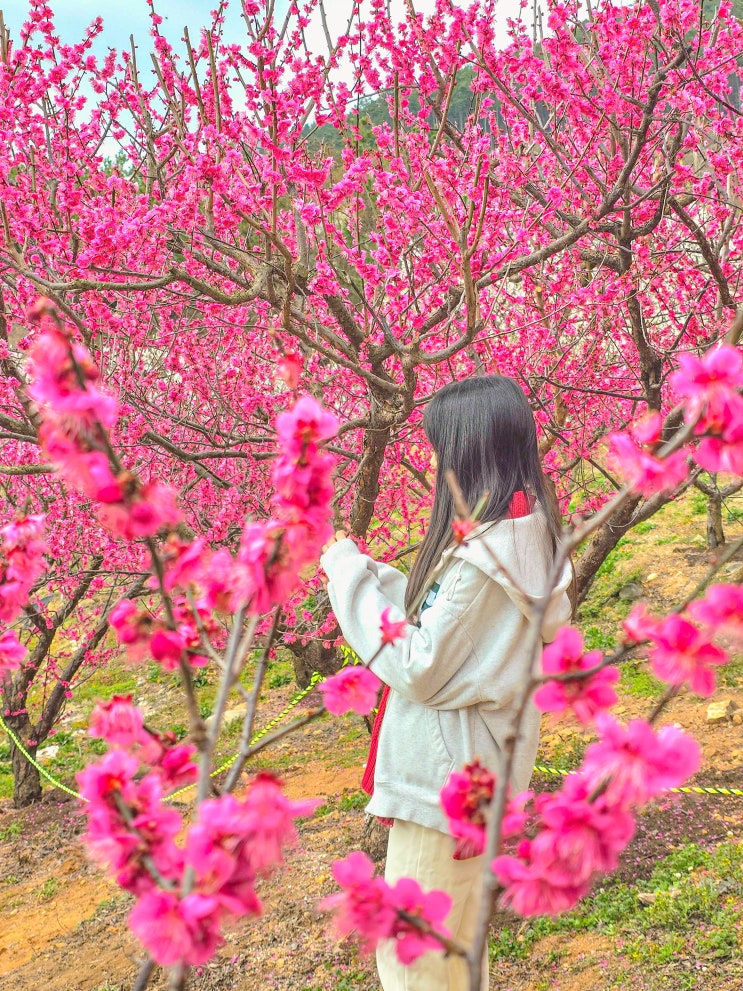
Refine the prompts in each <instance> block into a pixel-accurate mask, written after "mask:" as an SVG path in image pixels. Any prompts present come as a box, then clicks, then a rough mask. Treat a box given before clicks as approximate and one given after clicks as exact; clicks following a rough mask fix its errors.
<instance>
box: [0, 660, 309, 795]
mask: <svg viewBox="0 0 743 991" xmlns="http://www.w3.org/2000/svg"><path fill="white" fill-rule="evenodd" d="M321 681H324V679H323V677H322V675H321V674H319V673H318V672H317V671H315V672H314V673H313V675H312V677H311V678H310V683H309V685H308V686H307V687H306V688H303V689H302V691H301V692H297V694H296V695H294V696H293V698H292V699H291V701H290V702H289V704H288V705H287V706H285V708H284V709H282V710H281V712H280V713H279V714H278V716H275V717H274V718H273V719H272V720H271V721H270V722H268V723H266V725H265V726H264V727H263V729H261V730H259V731H258V732H257V733H256V734H255V736H254V737H253V738H252V739H251V741H250V746H251V747H254V746H255V744H256V743H258V741H259V740H262V739H263V737H264V736H266V734H267V733H270V732H271V730H272V729H273V728H274V727H275V726H278V724H279V723H280V722H281V721H282V720H283V719H286V717H287V716H288V715H289V713H290V712H291V711H292V709H294V708H296V706H298V705H299V703H300V702H301V701H302V699H303V698H306V696H307V695H309V694H310V692H311V691H313V689H314V688H315V687H316V685H318V684H319V683H320V682H321ZM0 727H2V729H4V730H5V732H6V733H7V734H8V736H9V737H10V739H11V740H12V741H13V743H14V744H15V746H16V747H17V749H18V751H19V752H20V753H21V754H23V756H24V757H25V758H26V760H27V761H28V763H29V764H30V765H31V766H32V767H35V768H36V770H37V771H38V772H39V774H40V775H41V776H42V778H44V779H45V780H46V781H48V782H49V784H51V785H53V786H54V787H55V788H59V789H60V790H61V791H63V792H65V794H67V795H72V797H73V798H77V799H79V800H80V801H83V802H86V801H87V799H86V798H85V797H84V796H83V795H81V794H80V792H78V791H75V790H74V788H69V787H68V786H67V785H66V784H64V783H63V782H62V781H60V780H59V779H58V778H55V777H54V775H53V774H50V773H49V771H47V770H46V768H44V767H42V765H41V764H39V762H38V761H37V760H36V758H35V757H32V756H31V754H30V753H29V752H28V750H27V749H26V748H25V747H24V745H23V744H22V743H21V741H20V740H19V739H18V737H17V735H16V734H15V733H14V732H13V730H12V729H11V728H10V726H8V724H7V723H6V722H5V720H4V719H3V717H2V715H0ZM239 756H240V754H239V753H236V754H233V755H232V757H230V758H229V759H228V760H226V761H225V762H224V764H221V765H220V766H219V767H218V768H216V770H214V771H212V772H211V774H210V775H209V777H210V778H216V777H218V776H219V775H220V774H223V773H224V772H225V771H226V770H227V769H228V768H230V767H232V765H233V764H234V763H235V761H236V760H237V758H238V757H239ZM195 787H196V784H195V783H194V784H190V785H185V787H183V788H179V789H178V791H174V792H173V793H172V794H171V795H168V797H167V799H166V801H167V802H172V801H173V799H174V798H177V797H178V796H179V795H183V794H185V792H187V791H190V790H191V789H192V788H195Z"/></svg>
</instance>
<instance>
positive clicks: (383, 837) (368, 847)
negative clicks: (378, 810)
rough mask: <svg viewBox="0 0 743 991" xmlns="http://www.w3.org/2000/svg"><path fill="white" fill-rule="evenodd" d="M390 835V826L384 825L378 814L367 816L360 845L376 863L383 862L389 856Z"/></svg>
mask: <svg viewBox="0 0 743 991" xmlns="http://www.w3.org/2000/svg"><path fill="white" fill-rule="evenodd" d="M389 835H390V830H389V827H388V826H383V825H382V823H381V822H380V821H379V819H377V817H376V816H367V817H366V822H365V823H364V830H363V832H362V834H361V841H360V843H359V846H360V847H361V849H362V850H363V852H364V853H365V854H366V855H367V856H368V857H371V859H372V860H373V861H374V863H375V864H379V863H381V861H383V860H384V858H385V857H386V856H387V840H388V839H389Z"/></svg>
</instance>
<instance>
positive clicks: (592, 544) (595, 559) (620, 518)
mask: <svg viewBox="0 0 743 991" xmlns="http://www.w3.org/2000/svg"><path fill="white" fill-rule="evenodd" d="M641 501H642V496H639V495H636V496H633V497H632V498H631V499H629V501H628V502H626V503H625V504H624V505H623V506H622V507H621V509H619V511H618V512H616V513H615V514H614V516H612V518H611V520H610V521H609V522H608V523H604V525H603V526H601V527H599V529H598V530H597V531H596V532H595V533H594V534H593V536H592V537H591V539H590V540H589V542H588V546H587V547H586V549H585V550H584V551H583V553H582V554H581V556H580V557H579V558H578V560H577V561H576V563H575V582H576V593H577V600H578V605H580V604H581V603H582V602H583V600H584V599H585V597H586V596H587V595H588V590H589V589H590V587H591V585H592V584H593V580H594V578H595V577H596V572H597V571H598V570H599V568H600V567H601V565H602V564H603V563H604V561H605V560H606V557H607V555H608V554H609V553H610V552H611V551H613V550H614V548H615V547H616V546H617V544H618V543H619V541H620V540H621V539H622V537H623V536H624V535H625V533H626V532H627V531H628V530H630V529H631V528H632V526H634V523H635V520H634V515H635V510H636V509H637V507H638V505H639V504H640V502H641Z"/></svg>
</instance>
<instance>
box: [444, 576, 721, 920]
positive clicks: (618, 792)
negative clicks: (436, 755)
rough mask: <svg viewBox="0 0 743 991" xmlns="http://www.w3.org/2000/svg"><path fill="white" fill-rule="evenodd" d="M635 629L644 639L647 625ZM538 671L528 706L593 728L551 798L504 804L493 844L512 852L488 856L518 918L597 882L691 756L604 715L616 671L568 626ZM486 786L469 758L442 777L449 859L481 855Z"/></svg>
mask: <svg viewBox="0 0 743 991" xmlns="http://www.w3.org/2000/svg"><path fill="white" fill-rule="evenodd" d="M732 606H733V603H732V602H730V601H722V599H721V598H720V596H719V595H718V596H716V597H714V607H713V608H716V609H717V614H716V615H719V613H720V610H724V611H725V612H726V615H731V614H732ZM671 621H676V622H684V621H682V620H680V619H679V617H668V619H667V620H665V621H663V622H664V623H665V624H666V631H667V633H669V632H670V628H671ZM642 622H643V624H644V625H642V629H643V632H646V633H648V630H646V626H648V627H649V625H650V623H651V621H650V620H649V619H647V618H645V619H644V620H643V621H642ZM630 625H631V628H633V629H634V628H635V627H636V626H637V623H635V624H634V626H633V625H632V624H630ZM688 625H690V624H688ZM692 629H693V628H692ZM715 649H716V648H715ZM698 653H701V652H700V651H698ZM704 656H705V659H708V655H706V654H705V655H704ZM542 670H543V673H544V675H545V677H546V678H547V679H548V680H547V681H546V683H545V684H544V685H542V686H541V687H540V688H539V689H538V690H537V692H536V693H535V695H534V701H535V703H536V705H537V706H538V707H539V708H540V709H542V710H543V711H549V712H562V711H564V710H570V711H571V712H572V713H573V714H574V715H575V716H576V717H577V718H578V719H579V721H580V722H582V723H583V724H584V725H587V724H589V723H594V724H595V726H596V730H597V733H598V737H599V738H598V741H597V742H595V743H593V744H591V745H590V746H589V747H588V749H587V751H586V756H585V759H584V761H583V763H582V766H581V767H580V768H579V769H578V771H577V772H575V773H573V774H570V775H569V776H568V777H567V778H566V780H565V782H564V784H563V786H562V788H561V789H560V790H559V791H557V792H555V793H554V794H543V795H534V794H533V793H531V792H528V791H527V792H523V793H521V794H519V795H516V796H515V797H513V798H512V799H511V800H510V801H509V802H508V803H507V805H506V810H505V814H504V816H503V819H502V821H501V824H500V839H501V841H503V840H511V841H512V842H513V846H514V849H513V850H512V851H510V852H505V853H504V852H501V853H500V855H499V856H496V857H495V859H494V860H493V861H492V864H491V868H492V870H493V872H494V873H495V875H496V877H497V878H498V880H499V882H500V883H501V885H502V887H503V895H502V901H503V904H504V905H508V906H510V907H511V908H513V909H514V910H515V911H516V912H518V913H519V914H521V915H543V914H547V915H555V914H558V913H560V912H564V911H566V910H567V909H569V908H571V907H572V906H573V905H575V904H576V903H577V902H578V901H579V900H580V899H581V898H583V897H584V896H585V895H586V894H587V893H588V891H589V889H590V887H591V884H592V882H593V879H594V878H595V877H596V876H597V875H599V874H602V873H606V872H608V871H611V870H614V869H615V868H616V866H617V863H618V858H619V856H620V854H621V853H622V852H623V850H624V849H625V848H626V847H627V844H628V843H629V842H630V840H631V839H632V837H633V835H634V832H635V820H634V813H635V812H636V811H637V810H638V809H639V808H640V807H641V806H643V805H644V804H646V803H647V802H648V801H650V800H651V799H653V798H655V797H657V796H658V795H660V794H661V793H662V792H663V791H664V790H666V789H668V788H673V787H676V786H677V785H679V784H681V783H682V782H683V781H685V780H686V778H688V777H689V776H690V775H692V774H694V773H695V772H696V771H697V769H698V767H699V764H700V759H701V757H700V751H699V747H698V745H697V743H696V742H695V741H694V740H693V739H691V738H690V737H688V736H686V735H684V733H682V732H681V731H680V730H679V729H677V728H676V727H673V726H670V727H664V728H662V729H660V730H659V731H657V732H656V731H655V730H654V729H653V727H652V726H651V725H650V724H649V723H647V722H644V721H643V720H641V719H636V720H633V721H632V722H630V723H629V725H628V726H622V725H620V724H619V723H617V722H616V721H615V720H614V719H612V717H611V716H609V715H608V714H607V712H606V710H607V709H608V708H610V707H611V706H612V705H614V704H615V703H616V701H617V696H616V693H615V691H614V688H613V686H614V684H615V683H616V681H617V679H618V676H619V672H618V670H617V669H616V667H613V666H610V665H603V664H602V655H601V653H600V651H589V652H587V653H586V652H584V648H583V641H582V638H581V636H580V634H579V633H578V631H577V630H575V629H573V628H572V627H563V628H561V629H560V630H558V632H557V635H556V637H555V639H554V641H553V642H552V643H551V644H549V645H548V646H547V647H546V648H545V650H544V652H543V660H542ZM658 673H660V672H658ZM665 673H666V674H667V673H668V672H667V671H665ZM671 680H672V679H671ZM496 784H497V782H496V778H495V776H494V775H493V773H492V772H491V771H490V770H489V769H487V768H485V767H483V766H482V765H480V763H479V762H478V761H474V762H473V763H472V764H469V765H467V766H466V767H465V768H464V769H463V770H462V771H457V772H454V773H452V774H451V775H450V776H449V779H448V781H447V783H446V785H445V786H444V788H443V789H442V791H441V804H442V807H443V809H444V811H445V812H446V815H447V818H448V821H449V829H450V832H451V834H452V836H454V838H455V840H456V852H455V856H458V857H468V856H477V855H479V854H481V853H482V852H483V850H484V848H485V838H486V829H487V823H488V815H489V811H490V807H491V803H492V800H493V796H494V794H495V789H496Z"/></svg>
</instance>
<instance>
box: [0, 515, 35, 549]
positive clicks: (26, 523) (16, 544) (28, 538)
mask: <svg viewBox="0 0 743 991" xmlns="http://www.w3.org/2000/svg"><path fill="white" fill-rule="evenodd" d="M45 520H46V516H45V514H44V513H32V514H31V515H29V516H19V517H18V518H17V519H15V520H13V521H12V522H10V523H6V524H5V526H2V527H0V536H2V545H3V549H4V550H5V551H6V553H7V552H9V551H13V550H16V549H18V550H21V551H23V552H24V553H29V549H30V548H31V547H34V546H36V548H37V549H36V550H35V551H34V553H35V554H38V553H43V551H44V543H43V534H44V522H45Z"/></svg>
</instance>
